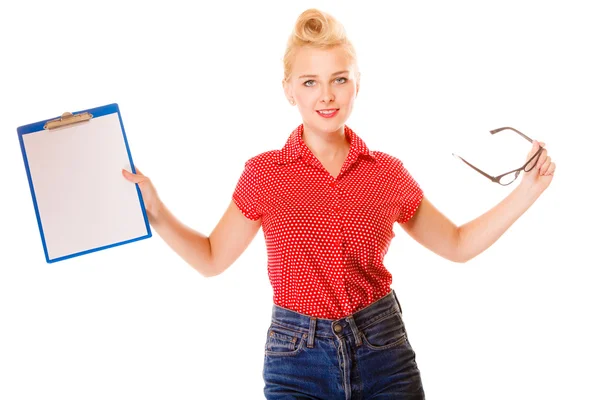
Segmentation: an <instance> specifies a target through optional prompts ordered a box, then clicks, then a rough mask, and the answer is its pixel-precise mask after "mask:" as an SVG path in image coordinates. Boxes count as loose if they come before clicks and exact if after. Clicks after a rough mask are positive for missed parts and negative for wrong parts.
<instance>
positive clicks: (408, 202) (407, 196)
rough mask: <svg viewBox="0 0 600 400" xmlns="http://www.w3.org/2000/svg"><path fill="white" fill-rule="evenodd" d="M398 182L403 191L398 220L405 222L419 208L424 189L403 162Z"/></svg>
mask: <svg viewBox="0 0 600 400" xmlns="http://www.w3.org/2000/svg"><path fill="white" fill-rule="evenodd" d="M397 183H398V185H397V187H399V188H400V192H401V204H400V213H399V214H398V219H397V221H398V222H399V223H401V224H403V223H405V222H408V221H409V220H410V219H411V218H412V216H413V215H414V213H415V211H417V208H419V204H421V200H422V199H423V190H422V189H421V187H420V186H419V184H418V183H417V181H415V179H414V178H413V177H412V175H411V174H410V173H409V172H408V170H407V169H406V168H405V167H404V164H402V163H401V164H400V173H399V174H398V182H397Z"/></svg>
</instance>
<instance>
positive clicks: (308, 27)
mask: <svg viewBox="0 0 600 400" xmlns="http://www.w3.org/2000/svg"><path fill="white" fill-rule="evenodd" d="M304 46H310V47H314V48H318V49H330V48H333V47H336V46H341V47H342V48H343V49H344V50H345V51H346V54H347V56H348V59H349V60H351V62H353V63H354V64H355V66H356V68H357V71H356V72H357V74H358V65H357V62H356V61H357V60H356V51H355V50H354V46H353V45H352V43H351V42H350V40H349V39H348V37H347V36H346V31H345V29H344V27H343V26H342V24H341V23H340V22H339V21H338V20H336V19H335V18H333V17H332V16H331V15H329V14H327V13H325V12H322V11H320V10H317V9H316V8H311V9H308V10H306V11H304V12H303V13H302V14H300V16H299V17H298V19H297V20H296V26H295V27H294V30H293V32H292V34H291V35H290V37H289V39H288V42H287V48H286V50H285V54H284V56H283V80H284V81H287V80H288V79H290V75H291V72H292V64H293V62H294V55H295V53H296V50H297V49H298V48H300V47H304Z"/></svg>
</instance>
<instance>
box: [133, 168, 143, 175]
mask: <svg viewBox="0 0 600 400" xmlns="http://www.w3.org/2000/svg"><path fill="white" fill-rule="evenodd" d="M134 168H135V172H136V174H138V175H143V176H145V175H144V174H143V173H142V171H140V169H139V168H138V167H134Z"/></svg>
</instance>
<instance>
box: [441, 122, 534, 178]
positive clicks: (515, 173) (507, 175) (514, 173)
mask: <svg viewBox="0 0 600 400" xmlns="http://www.w3.org/2000/svg"><path fill="white" fill-rule="evenodd" d="M506 129H509V130H511V131H514V132H517V133H518V134H519V135H521V136H522V137H523V138H525V139H527V140H528V141H529V142H530V143H533V140H531V139H530V138H529V137H527V135H525V134H524V133H521V132H519V131H518V130H516V129H514V128H510V127H508V126H506V127H504V128H498V129H494V130H493V131H490V133H491V134H492V135H494V134H496V133H498V132H501V131H503V130H506ZM543 150H544V148H543V147H541V146H540V148H539V149H538V151H536V152H535V154H534V155H533V157H531V158H530V159H529V160H527V162H526V163H525V165H523V166H522V167H521V168H517V169H515V170H512V171H510V172H507V173H504V174H502V175H498V176H491V175H489V174H486V173H485V172H483V171H482V170H480V169H479V168H477V167H476V166H474V165H473V164H471V163H470V162H468V161H467V160H465V159H464V158H462V157H461V156H459V155H456V154H454V153H452V155H453V156H454V157H456V158H459V159H460V160H462V161H463V162H465V163H466V164H467V165H468V166H469V167H471V168H473V169H474V170H475V171H477V172H479V173H480V174H481V175H483V176H485V177H486V178H488V179H489V180H491V181H492V182H496V183H498V184H500V185H502V186H507V185H510V184H511V183H513V182H514V181H515V180H516V179H517V178H518V177H519V174H520V173H521V171H525V172H529V171H531V170H532V169H533V167H535V165H536V164H537V162H538V160H539V158H540V155H541V154H542V151H543Z"/></svg>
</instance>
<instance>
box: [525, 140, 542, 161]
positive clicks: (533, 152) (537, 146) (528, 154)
mask: <svg viewBox="0 0 600 400" xmlns="http://www.w3.org/2000/svg"><path fill="white" fill-rule="evenodd" d="M538 149H539V143H538V141H537V140H534V141H533V145H532V146H531V150H529V153H527V160H530V159H531V157H533V155H534V154H535V152H536V151H538Z"/></svg>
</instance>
